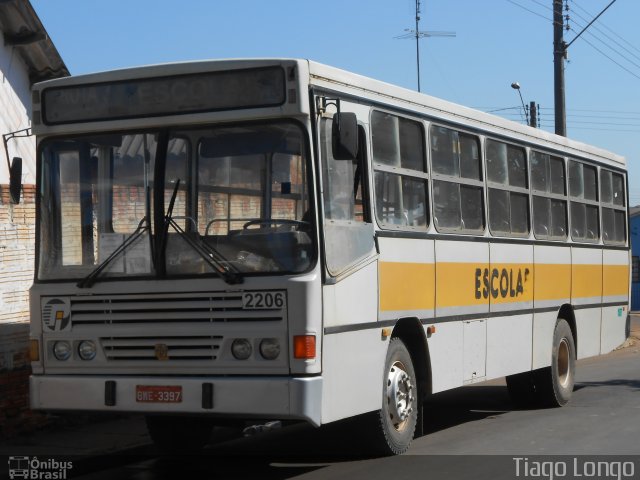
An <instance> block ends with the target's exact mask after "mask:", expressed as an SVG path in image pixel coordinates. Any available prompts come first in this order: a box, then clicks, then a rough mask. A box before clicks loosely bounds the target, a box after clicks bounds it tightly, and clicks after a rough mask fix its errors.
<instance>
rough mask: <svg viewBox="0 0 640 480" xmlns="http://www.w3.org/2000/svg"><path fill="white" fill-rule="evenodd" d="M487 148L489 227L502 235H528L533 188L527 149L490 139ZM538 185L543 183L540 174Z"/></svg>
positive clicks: (493, 231) (537, 180) (537, 179)
mask: <svg viewBox="0 0 640 480" xmlns="http://www.w3.org/2000/svg"><path fill="white" fill-rule="evenodd" d="M486 149H487V183H488V186H489V227H490V229H491V231H492V233H494V234H496V235H499V236H507V235H514V236H519V237H524V236H527V235H528V234H529V189H528V181H527V163H526V154H525V150H524V148H521V147H517V146H514V145H508V144H506V143H503V142H498V141H496V140H487V142H486ZM542 178H544V176H542ZM536 182H537V184H538V185H541V184H542V181H541V175H540V174H538V175H537V178H536Z"/></svg>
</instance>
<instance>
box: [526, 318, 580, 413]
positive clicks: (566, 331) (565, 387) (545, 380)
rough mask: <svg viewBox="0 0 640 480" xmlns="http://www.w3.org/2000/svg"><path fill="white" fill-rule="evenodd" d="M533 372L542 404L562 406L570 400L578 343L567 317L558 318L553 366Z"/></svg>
mask: <svg viewBox="0 0 640 480" xmlns="http://www.w3.org/2000/svg"><path fill="white" fill-rule="evenodd" d="M533 374H534V382H535V385H536V393H537V395H538V397H539V400H540V403H541V404H542V405H544V406H548V407H561V406H563V405H566V404H567V403H568V402H569V400H570V399H571V395H572V393H573V385H574V383H575V376H576V345H575V341H574V339H573V333H572V332H571V327H569V324H568V323H567V321H566V320H565V319H563V318H559V319H558V321H557V323H556V328H555V330H554V332H553V347H552V351H551V366H550V367H547V368H541V369H539V370H535V371H534V372H533Z"/></svg>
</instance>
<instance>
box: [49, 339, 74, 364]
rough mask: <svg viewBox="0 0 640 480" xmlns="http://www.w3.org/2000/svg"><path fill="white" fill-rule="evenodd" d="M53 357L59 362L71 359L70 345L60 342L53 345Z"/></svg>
mask: <svg viewBox="0 0 640 480" xmlns="http://www.w3.org/2000/svg"><path fill="white" fill-rule="evenodd" d="M53 355H54V356H55V357H56V359H58V360H60V361H65V360H69V358H71V345H69V342H67V341H64V340H61V341H59V342H56V343H54V344H53Z"/></svg>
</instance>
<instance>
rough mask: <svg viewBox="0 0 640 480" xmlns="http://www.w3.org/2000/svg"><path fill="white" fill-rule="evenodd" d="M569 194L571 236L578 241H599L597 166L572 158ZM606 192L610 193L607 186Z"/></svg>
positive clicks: (606, 193) (570, 162)
mask: <svg viewBox="0 0 640 480" xmlns="http://www.w3.org/2000/svg"><path fill="white" fill-rule="evenodd" d="M569 194H570V196H571V217H570V220H571V237H572V238H573V239H574V240H577V241H584V242H597V241H598V240H599V239H600V220H599V216H598V211H599V202H598V175H597V170H596V167H593V166H591V165H586V164H584V163H582V162H577V161H575V160H570V161H569ZM604 194H605V195H608V192H606V187H605V192H604Z"/></svg>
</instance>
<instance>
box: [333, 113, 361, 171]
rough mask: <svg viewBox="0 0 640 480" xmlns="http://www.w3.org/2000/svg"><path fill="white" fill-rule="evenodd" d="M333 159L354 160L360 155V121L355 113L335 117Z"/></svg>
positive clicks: (338, 114) (340, 114) (337, 114)
mask: <svg viewBox="0 0 640 480" xmlns="http://www.w3.org/2000/svg"><path fill="white" fill-rule="evenodd" d="M331 144H332V150H333V158H334V159H336V160H354V159H355V158H356V156H357V155H358V120H357V119H356V114H355V113H353V112H340V113H336V114H335V115H334V116H333V127H332V131H331Z"/></svg>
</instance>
